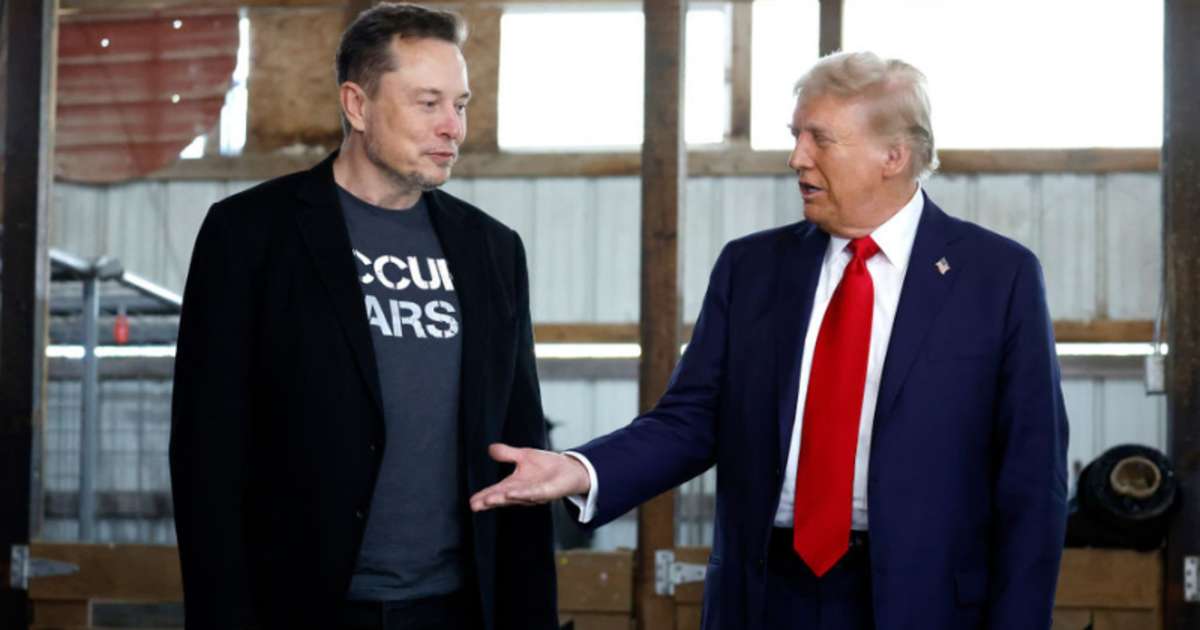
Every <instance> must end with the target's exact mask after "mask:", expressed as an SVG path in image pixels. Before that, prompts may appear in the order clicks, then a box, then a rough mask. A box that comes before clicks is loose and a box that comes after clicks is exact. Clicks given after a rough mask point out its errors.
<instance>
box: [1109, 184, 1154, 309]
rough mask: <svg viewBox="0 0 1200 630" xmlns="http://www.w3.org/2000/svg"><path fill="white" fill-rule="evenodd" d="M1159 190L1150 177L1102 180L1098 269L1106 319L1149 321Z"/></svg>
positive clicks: (1152, 307)
mask: <svg viewBox="0 0 1200 630" xmlns="http://www.w3.org/2000/svg"><path fill="white" fill-rule="evenodd" d="M1161 190H1162V184H1161V180H1160V179H1159V177H1158V176H1157V175H1154V174H1118V175H1111V176H1109V177H1107V178H1105V187H1104V201H1103V203H1104V205H1105V216H1106V219H1105V220H1106V223H1107V225H1106V239H1105V246H1104V249H1103V252H1102V257H1101V264H1103V265H1104V268H1105V273H1106V276H1107V285H1106V287H1105V288H1106V292H1105V293H1106V296H1107V300H1108V313H1107V315H1108V316H1109V317H1112V318H1114V319H1150V318H1152V317H1153V316H1154V313H1155V310H1156V308H1157V305H1158V300H1159V286H1160V284H1161V281H1162V280H1161V277H1162V192H1161Z"/></svg>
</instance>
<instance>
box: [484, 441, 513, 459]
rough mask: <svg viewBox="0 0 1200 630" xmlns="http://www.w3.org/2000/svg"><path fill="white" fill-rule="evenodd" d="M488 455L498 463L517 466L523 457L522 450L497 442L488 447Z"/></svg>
mask: <svg viewBox="0 0 1200 630" xmlns="http://www.w3.org/2000/svg"><path fill="white" fill-rule="evenodd" d="M488 455H490V456H491V457H492V459H494V460H496V461H498V462H506V463H510V464H515V463H516V462H517V460H518V459H520V457H521V449H519V448H513V447H511V446H509V445H507V444H502V443H500V442H496V443H495V444H492V445H491V446H489V447H488Z"/></svg>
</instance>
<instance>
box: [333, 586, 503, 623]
mask: <svg viewBox="0 0 1200 630" xmlns="http://www.w3.org/2000/svg"><path fill="white" fill-rule="evenodd" d="M478 599H479V598H478V597H477V596H476V593H475V592H473V591H469V590H462V591H459V592H457V593H451V594H449V595H438V596H435V597H426V598H423V599H417V600H411V601H395V602H363V601H352V602H346V604H345V606H344V607H343V609H342V622H341V629H342V630H479V629H480V628H482V627H483V620H482V616H481V614H480V612H479V601H478Z"/></svg>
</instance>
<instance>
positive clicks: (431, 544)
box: [338, 187, 468, 600]
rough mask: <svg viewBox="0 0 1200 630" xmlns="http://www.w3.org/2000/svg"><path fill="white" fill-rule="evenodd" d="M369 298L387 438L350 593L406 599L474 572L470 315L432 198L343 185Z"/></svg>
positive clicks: (442, 589)
mask: <svg viewBox="0 0 1200 630" xmlns="http://www.w3.org/2000/svg"><path fill="white" fill-rule="evenodd" d="M338 193H339V198H340V200H341V204H342V211H343V216H344V217H345V219H346V227H347V228H348V229H349V231H350V243H351V246H352V247H353V249H354V251H353V254H354V258H355V266H356V268H357V270H358V273H359V282H360V283H361V285H362V290H363V294H364V297H365V300H366V303H365V315H364V316H365V317H366V318H367V321H368V322H369V323H370V327H371V337H372V341H373V343H374V348H375V364H376V366H377V367H378V370H379V385H380V391H381V393H382V396H383V416H384V421H385V424H386V425H387V433H386V437H387V441H386V444H385V446H384V449H383V462H382V464H381V466H380V469H379V478H378V480H377V481H376V483H375V494H374V498H373V499H372V501H371V513H370V515H369V516H368V518H367V526H366V533H365V535H364V538H363V544H362V550H361V552H360V553H359V557H358V565H357V567H356V569H355V572H354V576H353V578H352V579H351V582H350V590H349V592H348V594H347V596H348V598H349V599H354V600H407V599H416V598H420V597H429V596H432V595H442V594H446V593H450V592H453V591H455V590H458V589H459V588H460V587H461V586H462V585H463V583H464V580H465V575H466V571H465V566H466V564H465V563H466V562H467V561H468V560H467V558H465V557H464V555H465V550H466V547H465V546H464V533H463V532H464V523H465V519H466V513H465V506H466V498H465V497H464V496H463V495H464V490H463V487H462V478H461V473H460V471H461V470H462V465H461V456H460V448H459V426H458V389H459V365H460V362H461V356H462V323H461V322H462V318H461V317H460V316H459V304H458V296H457V294H456V293H455V291H454V279H453V278H452V277H451V276H450V270H449V267H448V266H447V265H446V259H445V256H443V254H442V247H441V244H440V243H439V242H438V239H437V234H436V233H435V232H434V231H433V224H432V223H430V220H429V210H428V208H426V206H425V203H424V201H418V202H417V205H415V206H413V207H412V208H409V209H407V210H389V209H386V208H380V207H377V206H372V205H370V204H368V203H366V202H364V201H362V200H360V199H357V198H356V197H354V196H353V195H351V194H350V193H349V192H347V191H345V190H343V189H341V188H340V187H339V189H338Z"/></svg>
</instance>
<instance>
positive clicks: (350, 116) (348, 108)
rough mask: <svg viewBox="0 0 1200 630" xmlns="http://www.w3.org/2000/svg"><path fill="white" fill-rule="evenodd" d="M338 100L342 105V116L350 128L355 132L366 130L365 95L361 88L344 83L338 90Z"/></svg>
mask: <svg viewBox="0 0 1200 630" xmlns="http://www.w3.org/2000/svg"><path fill="white" fill-rule="evenodd" d="M338 98H339V100H340V101H341V104H342V114H343V115H345V116H346V120H347V121H348V122H349V123H350V128H351V129H354V130H356V131H363V130H364V129H366V126H367V125H366V121H365V113H364V112H365V111H366V108H367V101H368V99H367V93H366V91H365V90H363V89H362V86H360V85H359V84H357V83H355V82H353V81H346V82H345V83H342V85H341V86H340V87H339V88H338Z"/></svg>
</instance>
